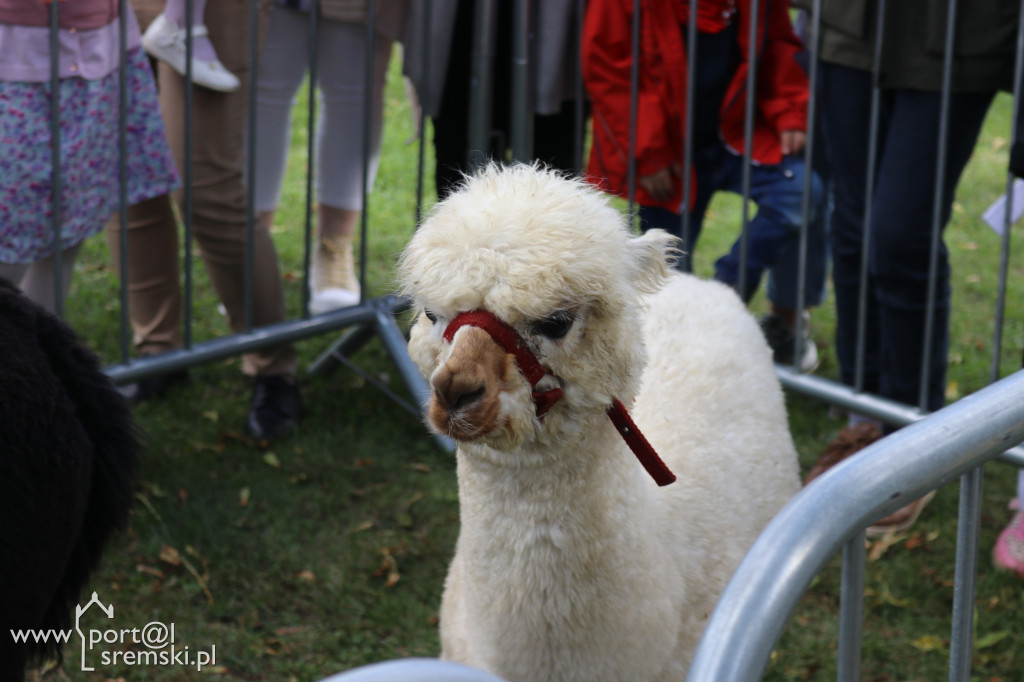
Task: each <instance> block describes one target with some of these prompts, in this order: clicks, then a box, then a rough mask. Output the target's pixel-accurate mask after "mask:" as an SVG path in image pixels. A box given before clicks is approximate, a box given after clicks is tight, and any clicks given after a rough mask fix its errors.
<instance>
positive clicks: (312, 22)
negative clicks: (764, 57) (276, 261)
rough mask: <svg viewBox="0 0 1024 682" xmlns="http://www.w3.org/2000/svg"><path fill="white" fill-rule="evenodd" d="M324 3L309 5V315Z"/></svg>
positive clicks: (305, 309)
mask: <svg viewBox="0 0 1024 682" xmlns="http://www.w3.org/2000/svg"><path fill="white" fill-rule="evenodd" d="M319 18H320V3H317V2H314V3H310V7H309V97H308V101H307V105H306V130H307V131H309V132H308V134H307V137H306V196H305V197H304V205H303V222H302V240H303V244H302V293H301V296H302V316H303V317H309V299H310V296H311V291H312V287H313V280H312V277H311V276H310V273H311V269H312V264H313V259H312V254H313V188H314V184H313V174H314V172H313V168H314V164H315V162H316V123H317V121H316V102H317V87H316V84H317V79H318V78H319V68H320V60H319V58H318V57H319V50H318V49H317V43H318V41H319V29H320V22H319Z"/></svg>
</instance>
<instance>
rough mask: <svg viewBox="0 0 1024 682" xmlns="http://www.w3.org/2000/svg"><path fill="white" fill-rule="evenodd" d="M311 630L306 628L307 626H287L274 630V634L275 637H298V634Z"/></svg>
mask: <svg viewBox="0 0 1024 682" xmlns="http://www.w3.org/2000/svg"><path fill="white" fill-rule="evenodd" d="M311 629H312V628H310V626H308V625H289V626H287V627H283V628H278V629H276V630H274V634H275V635H299V634H302V633H303V632H308V631H309V630H311Z"/></svg>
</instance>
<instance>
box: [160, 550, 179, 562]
mask: <svg viewBox="0 0 1024 682" xmlns="http://www.w3.org/2000/svg"><path fill="white" fill-rule="evenodd" d="M160 561H162V562H164V563H165V564H170V565H171V566H181V554H179V553H178V550H176V549H174V548H173V547H171V546H170V545H164V546H163V547H161V548H160Z"/></svg>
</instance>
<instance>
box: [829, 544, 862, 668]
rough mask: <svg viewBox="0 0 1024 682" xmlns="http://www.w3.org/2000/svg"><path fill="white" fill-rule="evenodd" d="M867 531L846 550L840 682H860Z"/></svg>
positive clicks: (841, 600)
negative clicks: (865, 535)
mask: <svg viewBox="0 0 1024 682" xmlns="http://www.w3.org/2000/svg"><path fill="white" fill-rule="evenodd" d="M865 558H866V553H865V550H864V531H863V530H861V531H860V532H858V533H856V534H854V536H853V537H852V538H850V540H849V541H848V542H847V543H846V545H845V546H844V547H843V577H842V585H841V586H840V592H839V670H838V673H837V675H836V679H837V680H838V681H839V682H857V681H858V680H860V658H861V653H860V652H861V630H862V628H863V623H864V563H865Z"/></svg>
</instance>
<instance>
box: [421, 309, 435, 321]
mask: <svg viewBox="0 0 1024 682" xmlns="http://www.w3.org/2000/svg"><path fill="white" fill-rule="evenodd" d="M423 314H424V315H426V316H427V319H428V320H430V324H437V315H435V314H434V313H432V312H430V311H429V310H427V309H426V308H424V309H423Z"/></svg>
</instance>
